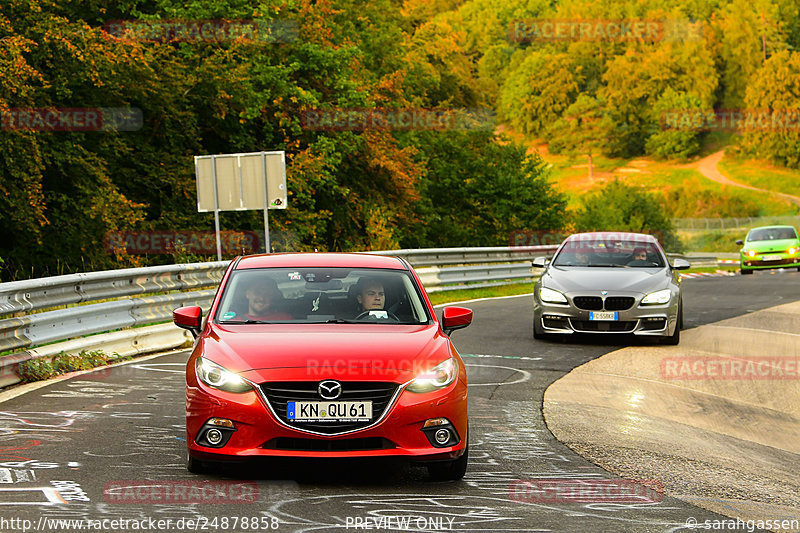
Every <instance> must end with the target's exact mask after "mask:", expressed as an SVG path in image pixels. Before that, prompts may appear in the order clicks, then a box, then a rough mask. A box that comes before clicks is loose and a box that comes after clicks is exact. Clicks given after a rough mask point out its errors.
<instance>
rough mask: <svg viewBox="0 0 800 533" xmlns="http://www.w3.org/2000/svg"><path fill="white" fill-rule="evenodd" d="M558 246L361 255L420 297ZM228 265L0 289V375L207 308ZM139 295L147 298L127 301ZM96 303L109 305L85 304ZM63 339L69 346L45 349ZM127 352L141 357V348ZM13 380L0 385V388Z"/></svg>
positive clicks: (181, 338)
mask: <svg viewBox="0 0 800 533" xmlns="http://www.w3.org/2000/svg"><path fill="white" fill-rule="evenodd" d="M557 248H558V246H528V247H485V248H434V249H423V250H387V251H379V252H366V253H374V254H379V255H393V256H399V257H403V258H405V259H406V260H407V261H408V262H409V263H410V264H411V265H412V266H414V268H415V270H416V271H417V273H418V274H419V276H420V279H421V280H422V282H423V285H424V286H425V289H426V291H428V292H437V291H447V290H455V289H463V288H481V287H491V286H496V285H504V284H509V283H519V282H522V281H526V280H530V281H532V280H534V279H536V278H537V277H538V274H537V273H535V272H534V271H533V270H532V269H531V263H530V261H531V260H532V259H533V258H534V257H538V256H542V255H552V253H553V252H554V251H555V250H556V249H557ZM669 255H671V256H672V255H673V254H669ZM698 259H703V260H710V261H713V264H716V258H714V257H703V258H697V257H694V258H692V260H693V261H697V260H698ZM228 264H229V262H228V261H217V262H209V263H192V264H181V265H167V266H156V267H145V268H129V269H121V270H112V271H104V272H89V273H83V274H70V275H66V276H54V277H50V278H42V279H32V280H24V281H15V282H10V283H2V284H0V351H5V352H8V351H15V350H19V351H18V352H17V353H14V354H12V355H9V356H5V357H3V358H0V368H2V370H3V372H2V373H3V374H8V372H7V370H8V369H6V368H4V365H7V364H13V365H17V364H18V363H19V362H20V361H24V360H26V359H31V358H37V357H51V356H53V355H55V354H57V353H58V350H59V347H60V346H62V345H63V346H65V347H66V348H65V349H68V350H69V351H70V352H77V351H80V350H81V349H90V348H97V347H100V346H103V343H102V339H101V338H99V337H103V335H97V334H98V333H103V332H113V331H116V330H121V329H125V328H132V327H138V326H149V325H152V324H158V323H162V322H166V321H169V320H170V319H171V318H172V310H173V309H174V308H176V307H180V306H185V305H199V306H200V307H202V308H204V309H206V310H207V309H208V308H209V307H210V305H211V301H212V300H213V297H214V293H215V290H216V287H217V285H218V284H219V282H220V280H221V279H222V276H223V274H224V272H225V268H226V267H227V266H228ZM138 294H142V295H147V296H139V297H135V298H129V296H134V295H138ZM126 297H128V298H126ZM98 300H111V301H102V302H99V303H91V302H97V301H98ZM64 306H66V307H65V308H60V307H64ZM53 308H58V309H53ZM36 311H38V312H36ZM150 327H151V328H153V330H154V331H157V334H158V335H160V336H161V337H164V335H165V332H167V333H169V329H165V328H164V327H163V326H150ZM142 329H143V330H146V328H142ZM172 329H174V330H175V335H174V336H172V338H171V340H168V341H164V342H162V343H161V344H160V345H159V346H161V348H160V349H168V347H176V346H179V345H180V344H182V343H183V342H185V341H186V336H185V335H184V333H185V332H183V331H182V330H178V328H172ZM135 331H139V330H135ZM154 334H155V333H154ZM105 335H106V336H108V338H109V339H112V340H114V341H115V342H116V341H120V339H122V340H121V341H120V342H123V341H124V342H129V341H130V338H135V339H137V340H133V341H130V342H132V344H134V345H136V344H137V343H138V342H139V340H138V339H139V338H145V337H146V336H147V333H146V332H145V331H141V333H137V334H136V335H121V333H120V332H117V333H105ZM68 339H73V340H69V341H68V342H66V343H60V344H48V343H59V342H60V341H67V340H68ZM170 343H171V344H170ZM42 346H43V348H38V347H42ZM132 350H134V351H136V353H142V347H141V346H137V347H135V348H133V349H132ZM14 370H15V369H14ZM14 377H16V374H14ZM18 381H19V379H16V381H15V380H14V379H0V387H2V386H4V385H7V384H10V383H14V382H18Z"/></svg>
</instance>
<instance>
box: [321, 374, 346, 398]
mask: <svg viewBox="0 0 800 533" xmlns="http://www.w3.org/2000/svg"><path fill="white" fill-rule="evenodd" d="M317 392H318V393H319V395H320V397H321V398H322V399H323V400H335V399H336V398H338V397H339V396H341V395H342V384H341V383H339V382H338V381H334V380H332V379H328V380H325V381H322V382H320V384H319V387H317Z"/></svg>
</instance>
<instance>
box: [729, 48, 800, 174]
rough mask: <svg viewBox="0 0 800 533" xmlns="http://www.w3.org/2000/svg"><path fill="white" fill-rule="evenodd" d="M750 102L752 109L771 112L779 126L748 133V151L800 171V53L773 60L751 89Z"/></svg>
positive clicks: (787, 53)
mask: <svg viewBox="0 0 800 533" xmlns="http://www.w3.org/2000/svg"><path fill="white" fill-rule="evenodd" d="M746 102H747V108H748V109H751V110H759V111H765V110H768V111H771V112H772V113H774V117H775V119H777V122H776V121H775V120H769V122H768V125H767V126H768V127H766V128H755V129H753V130H750V131H746V133H745V135H744V141H743V145H744V148H745V150H747V151H748V152H749V153H751V154H753V155H756V156H758V157H762V158H765V159H770V160H772V161H774V162H775V163H778V164H780V165H784V166H787V167H791V168H800V111H798V110H800V52H795V51H788V50H784V51H782V52H779V53H777V54H775V55H774V56H772V57H771V58H769V59H768V60H767V61H766V63H764V65H763V67H761V68H760V69H759V70H758V73H757V75H756V76H755V79H754V80H753V82H752V84H751V85H750V86H749V87H748V88H747V98H746ZM770 118H772V117H770Z"/></svg>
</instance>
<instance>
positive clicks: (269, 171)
mask: <svg viewBox="0 0 800 533" xmlns="http://www.w3.org/2000/svg"><path fill="white" fill-rule="evenodd" d="M194 161H195V170H196V175H197V210H198V211H200V212H205V211H243V210H247V209H264V203H265V200H266V203H267V207H268V208H269V209H286V160H285V156H284V152H253V153H247V154H224V155H204V156H196V157H195V158H194ZM265 188H266V197H265Z"/></svg>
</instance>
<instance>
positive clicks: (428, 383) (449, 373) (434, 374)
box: [406, 357, 458, 392]
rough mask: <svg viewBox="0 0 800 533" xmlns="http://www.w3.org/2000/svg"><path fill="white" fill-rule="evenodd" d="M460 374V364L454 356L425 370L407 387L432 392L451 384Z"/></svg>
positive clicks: (414, 390) (412, 390)
mask: <svg viewBox="0 0 800 533" xmlns="http://www.w3.org/2000/svg"><path fill="white" fill-rule="evenodd" d="M457 375H458V364H457V363H456V360H455V358H454V357H450V359H446V360H444V361H442V362H441V363H439V364H438V365H436V366H435V367H433V368H431V369H430V370H428V371H427V372H423V373H422V374H420V375H419V376H417V377H416V378H414V381H412V382H411V383H410V384H409V385H408V386H407V387H406V389H408V390H410V391H411V392H431V391H435V390H437V389H441V388H443V387H446V386H448V385H450V384H451V383H452V382H453V381H455V380H456V376H457Z"/></svg>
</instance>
